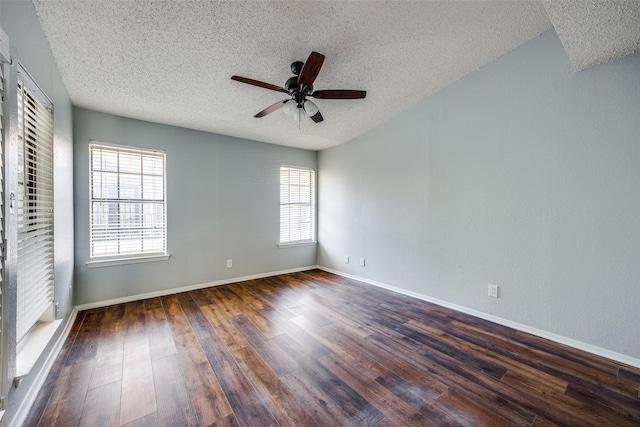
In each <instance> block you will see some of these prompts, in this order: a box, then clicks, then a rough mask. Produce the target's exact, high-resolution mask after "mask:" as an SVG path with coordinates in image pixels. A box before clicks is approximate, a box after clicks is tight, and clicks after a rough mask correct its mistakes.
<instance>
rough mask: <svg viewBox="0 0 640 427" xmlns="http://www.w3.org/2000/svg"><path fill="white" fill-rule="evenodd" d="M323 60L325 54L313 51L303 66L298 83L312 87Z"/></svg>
mask: <svg viewBox="0 0 640 427" xmlns="http://www.w3.org/2000/svg"><path fill="white" fill-rule="evenodd" d="M323 62H324V55H323V54H321V53H318V52H311V55H309V57H308V58H307V62H305V63H304V65H303V66H302V71H300V75H299V76H298V84H299V85H305V86H307V87H311V86H312V85H313V82H314V81H315V80H316V77H318V73H319V72H320V68H322V63H323Z"/></svg>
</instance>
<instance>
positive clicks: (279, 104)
mask: <svg viewBox="0 0 640 427" xmlns="http://www.w3.org/2000/svg"><path fill="white" fill-rule="evenodd" d="M287 101H289V100H288V99H283V100H282V101H278V102H276V103H275V104H273V105H270V106H268V107H267V108H265V109H264V110H262V111H260V112H259V113H258V114H256V115H255V116H253V117H258V118H260V117H264V116H266V115H267V114H270V113H273V112H274V111H276V110H279V109H280V108H282V107H284V104H285V102H287Z"/></svg>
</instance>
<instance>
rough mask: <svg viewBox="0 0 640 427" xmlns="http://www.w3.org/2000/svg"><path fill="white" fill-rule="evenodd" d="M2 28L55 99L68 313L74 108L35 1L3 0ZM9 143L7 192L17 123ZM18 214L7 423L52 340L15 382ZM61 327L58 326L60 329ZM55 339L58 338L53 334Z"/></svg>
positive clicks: (61, 297)
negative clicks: (16, 382)
mask: <svg viewBox="0 0 640 427" xmlns="http://www.w3.org/2000/svg"><path fill="white" fill-rule="evenodd" d="M0 7H1V9H0V12H1V20H0V23H1V25H2V28H3V29H4V31H5V32H6V33H7V35H8V36H9V39H10V42H11V48H12V54H13V57H14V63H15V62H17V61H19V62H20V63H22V64H23V65H24V67H25V68H26V69H27V70H28V71H29V73H30V74H31V75H32V76H33V78H34V79H35V81H36V82H37V83H38V84H39V85H40V87H41V88H42V89H43V90H44V91H45V92H46V93H47V95H48V96H49V98H51V100H52V101H53V104H54V127H55V129H54V132H55V135H54V185H55V187H54V193H55V194H54V197H55V199H54V203H55V211H54V218H55V219H54V233H55V255H54V256H55V299H56V301H58V303H59V305H60V312H59V317H60V318H64V319H67V318H68V316H69V315H70V313H71V310H72V309H73V305H72V303H73V301H72V285H73V281H72V279H73V160H72V155H73V135H72V123H71V120H72V109H71V103H70V101H69V96H68V95H67V91H66V89H65V87H64V84H63V83H62V79H61V78H60V75H59V74H58V70H57V68H56V65H55V62H54V61H53V58H52V56H51V52H50V50H49V45H48V43H47V41H46V39H45V37H44V34H43V33H42V29H41V28H40V23H39V21H38V17H37V15H36V13H35V9H34V7H33V4H32V3H31V2H27V1H16V2H13V1H2V3H1V6H0ZM12 74H13V75H14V78H13V80H12V81H11V83H10V88H9V89H10V91H11V92H10V94H9V98H10V99H9V107H10V109H11V111H10V112H9V114H10V115H11V120H12V124H14V125H15V117H16V116H15V115H16V110H15V109H16V105H15V102H16V101H15V87H14V85H15V72H13V73H12ZM9 138H10V143H9V146H8V147H7V153H6V156H7V158H6V165H5V167H6V175H5V178H6V185H7V187H8V188H7V192H9V191H11V190H13V191H15V190H16V188H17V187H16V185H17V183H16V182H17V181H16V180H17V170H16V165H17V151H16V135H15V126H14V127H13V128H10V129H9ZM15 221H16V218H15V214H10V213H9V214H8V215H7V220H6V228H7V240H8V242H7V246H8V255H9V259H8V260H7V265H6V267H7V268H6V271H5V276H6V277H5V279H6V283H5V294H4V295H3V298H4V308H3V311H4V319H3V326H4V328H3V338H4V349H3V357H4V359H5V362H7V372H5V374H6V377H5V378H4V380H5V384H4V386H5V391H6V392H7V393H8V399H7V402H6V409H7V413H6V414H5V417H4V419H3V424H4V425H7V424H8V423H10V421H11V420H12V418H13V417H14V415H15V411H16V410H17V408H18V406H19V405H20V403H21V402H22V400H23V399H24V397H25V394H26V393H27V391H28V390H29V388H30V387H31V386H32V384H33V383H34V380H35V378H36V376H37V374H38V373H39V372H40V370H41V369H42V366H43V360H44V359H45V358H46V357H47V356H48V354H49V352H50V350H51V347H52V345H51V344H50V345H49V348H47V349H46V350H45V352H44V353H43V355H42V356H41V357H40V361H39V362H38V363H37V364H36V366H35V367H34V368H33V369H32V370H31V373H30V374H29V375H28V376H27V377H26V378H25V379H24V380H23V382H22V383H21V384H20V386H19V387H18V388H14V387H13V386H12V385H11V381H12V379H13V376H14V372H15V306H16V303H15V301H16V291H15V262H16V254H17V252H16V249H17V248H16V244H17V241H16V239H17V234H16V233H17V231H16V230H17V228H16V222H15ZM60 332H62V330H59V331H58V333H60ZM54 341H55V340H54Z"/></svg>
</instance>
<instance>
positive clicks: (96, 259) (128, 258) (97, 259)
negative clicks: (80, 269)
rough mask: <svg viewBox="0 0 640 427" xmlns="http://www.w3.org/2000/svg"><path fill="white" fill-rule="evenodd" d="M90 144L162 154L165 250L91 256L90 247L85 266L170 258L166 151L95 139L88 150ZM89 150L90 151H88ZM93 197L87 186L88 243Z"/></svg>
mask: <svg viewBox="0 0 640 427" xmlns="http://www.w3.org/2000/svg"><path fill="white" fill-rule="evenodd" d="M91 145H100V146H104V147H112V148H114V149H116V150H125V151H126V150H129V151H146V152H155V153H161V154H162V155H163V156H164V165H163V171H162V173H163V192H164V194H163V195H164V246H165V252H157V253H138V254H136V253H133V254H122V255H108V256H91V249H89V261H87V262H86V263H85V265H86V266H87V268H99V267H110V266H117V265H126V264H138V263H145V262H155V261H167V260H168V259H169V258H170V256H171V255H170V254H169V252H168V234H169V232H168V221H167V159H166V152H165V151H164V150H160V149H155V148H147V147H136V146H132V145H122V144H114V143H110V142H102V141H97V140H89V147H90V148H89V150H91ZM90 152H91V151H90ZM91 169H92V165H91V155H89V185H90V186H91V185H92V182H93V177H92V176H91ZM93 200H94V199H93V197H92V193H91V188H89V228H90V230H89V240H90V241H89V245H91V237H92V236H91V215H92V206H91V205H92V202H93Z"/></svg>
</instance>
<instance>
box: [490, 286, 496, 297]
mask: <svg viewBox="0 0 640 427" xmlns="http://www.w3.org/2000/svg"><path fill="white" fill-rule="evenodd" d="M489 296H490V297H493V298H498V285H492V284H489Z"/></svg>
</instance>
